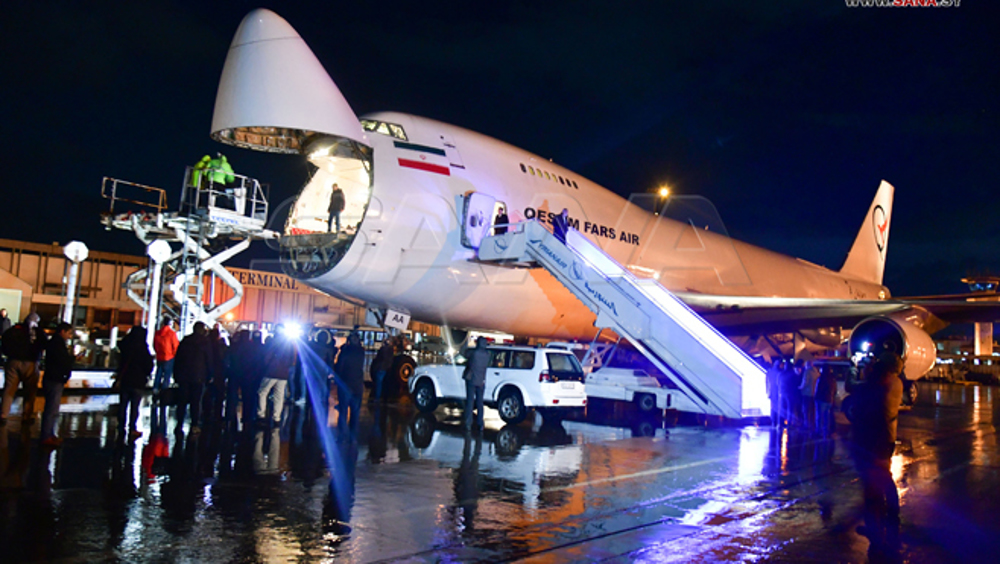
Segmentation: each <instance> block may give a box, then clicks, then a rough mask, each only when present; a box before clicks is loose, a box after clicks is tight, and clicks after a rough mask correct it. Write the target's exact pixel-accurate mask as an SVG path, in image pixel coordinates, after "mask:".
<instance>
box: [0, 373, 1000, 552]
mask: <svg viewBox="0 0 1000 564" xmlns="http://www.w3.org/2000/svg"><path fill="white" fill-rule="evenodd" d="M920 392H921V396H920V399H919V400H918V405H917V406H916V407H914V408H913V409H912V410H910V411H907V412H904V413H903V414H902V416H901V420H900V433H899V434H900V444H899V445H898V447H897V454H896V456H895V457H894V458H893V475H894V478H895V479H896V483H897V486H898V488H899V491H900V497H901V500H902V543H903V551H902V559H903V561H906V562H956V561H957V562H983V561H990V562H992V561H995V555H996V554H998V553H1000V519H998V518H997V517H998V516H1000V495H998V494H997V492H996V491H995V490H996V489H997V487H998V485H1000V450H998V445H997V428H996V424H997V421H1000V417H998V410H1000V396H998V394H1000V388H989V387H979V386H968V387H965V386H958V385H951V384H923V383H922V384H921V385H920ZM116 401H117V398H116V397H112V396H100V395H92V396H87V395H84V396H73V397H68V398H66V399H65V403H64V404H63V406H62V411H61V413H62V417H61V420H60V424H59V431H58V433H59V435H60V436H62V437H64V438H65V442H64V443H63V444H62V445H61V446H60V447H58V448H57V449H55V450H52V449H45V448H42V447H41V446H40V445H39V443H38V440H37V435H38V424H37V423H35V424H34V425H33V426H31V427H30V428H22V426H21V425H20V420H19V416H18V412H17V409H19V404H20V400H19V401H18V402H17V403H16V404H15V412H14V414H13V415H12V417H11V421H10V422H9V423H8V424H7V426H6V427H5V428H4V429H2V432H0V470H2V472H0V531H2V533H0V560H2V561H3V562H21V561H47V562H118V561H122V562H290V561H295V562H311V561H331V562H332V561H337V562H375V561H393V562H395V561H399V562H504V561H527V562H593V561H612V562H633V561H640V562H664V561H676V562H690V561H765V562H769V561H795V562H810V561H811V562H864V561H866V560H867V556H866V551H867V548H868V546H867V544H868V543H867V540H866V539H865V538H864V537H861V536H859V535H858V534H857V533H855V527H857V526H858V525H859V524H861V490H860V485H859V483H858V480H857V478H856V474H855V472H854V470H853V467H852V464H851V461H850V458H849V456H848V454H847V444H846V441H845V440H844V439H843V438H842V437H843V436H844V435H846V426H844V425H841V426H840V427H839V429H838V431H839V432H838V436H837V437H835V438H834V439H829V440H828V439H819V438H815V437H811V436H809V435H808V434H805V433H802V432H796V431H792V432H787V431H786V432H776V431H772V430H771V429H770V428H769V427H753V426H749V427H722V428H710V427H705V426H682V425H667V424H666V423H665V422H664V421H662V420H659V419H654V420H639V419H634V418H630V417H628V415H629V413H628V412H627V411H624V412H621V413H618V414H613V413H608V412H606V411H603V412H600V413H591V414H588V418H586V419H583V420H579V421H576V420H573V421H563V422H543V421H542V420H541V419H540V418H536V419H535V420H534V421H531V420H530V419H529V421H528V422H525V423H523V424H521V425H518V426H504V425H503V423H502V421H500V420H499V418H498V417H497V415H496V412H493V411H489V412H488V414H487V424H486V427H487V428H486V430H485V431H484V432H483V433H481V434H475V433H474V434H472V435H466V434H464V433H463V432H462V429H461V427H460V425H459V417H458V412H456V411H450V410H448V409H446V408H439V409H438V411H437V412H435V413H434V414H433V415H419V414H417V412H416V411H415V410H414V409H413V407H412V405H410V404H409V402H407V401H405V400H403V401H400V402H397V403H392V404H389V405H387V406H379V405H377V404H374V403H366V404H365V406H364V407H363V409H362V420H361V423H360V426H359V427H358V429H357V430H356V431H355V432H351V431H349V430H346V429H340V428H338V427H337V426H336V423H335V422H336V420H337V418H336V411H335V408H330V410H329V412H326V411H324V408H322V407H319V406H311V405H301V404H300V405H295V404H291V405H286V410H285V414H284V418H283V422H282V425H281V426H280V427H278V428H275V429H270V428H267V429H265V428H259V427H254V428H250V429H246V430H238V429H231V428H227V427H226V426H224V425H214V426H213V425H208V426H205V428H204V429H203V430H202V431H201V433H199V434H194V435H192V434H191V433H190V432H188V433H181V434H175V433H174V432H173V430H174V427H175V421H174V420H173V413H172V411H173V410H172V408H168V409H166V410H165V412H164V411H163V410H157V409H152V408H151V407H150V401H149V398H147V399H146V401H145V402H144V405H143V411H142V415H141V418H140V426H141V427H140V428H141V430H142V431H143V436H142V437H139V438H138V439H136V440H135V441H132V442H127V443H125V444H122V443H120V442H119V441H117V438H116V433H115V428H116V425H117V421H116V412H117V405H115V402H116ZM333 403H335V402H333ZM327 415H328V416H329V421H330V424H329V426H328V424H327V423H326V422H325V421H323V419H324V417H325V416H327ZM841 423H843V420H841Z"/></svg>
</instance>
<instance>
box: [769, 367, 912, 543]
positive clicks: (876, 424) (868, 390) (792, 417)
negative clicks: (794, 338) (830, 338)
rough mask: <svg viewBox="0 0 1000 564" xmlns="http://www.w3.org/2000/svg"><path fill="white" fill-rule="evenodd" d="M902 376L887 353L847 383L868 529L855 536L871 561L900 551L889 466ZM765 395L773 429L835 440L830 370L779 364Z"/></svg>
mask: <svg viewBox="0 0 1000 564" xmlns="http://www.w3.org/2000/svg"><path fill="white" fill-rule="evenodd" d="M902 373H903V361H902V360H901V358H900V357H899V355H897V354H895V353H894V352H891V351H884V352H882V353H881V354H879V355H877V356H871V357H870V358H867V359H865V361H864V362H862V363H860V374H857V375H856V376H858V377H857V378H855V377H849V378H848V379H847V382H846V388H847V391H848V392H849V393H850V394H851V397H852V401H853V404H854V405H853V408H852V409H850V410H848V412H847V415H848V416H849V417H850V422H851V436H850V441H849V445H850V451H851V457H852V458H853V460H854V464H855V467H856V469H857V472H858V475H859V477H860V478H861V486H862V492H863V496H864V522H865V524H864V525H863V526H861V527H858V531H857V532H858V533H859V534H861V535H863V536H865V537H868V540H869V543H870V544H869V555H870V556H872V558H876V559H882V558H888V559H889V561H892V560H893V559H895V557H896V556H898V550H899V511H900V507H899V494H898V492H897V490H896V483H895V482H894V481H893V478H892V472H891V466H892V456H893V454H894V453H895V449H896V437H897V435H896V431H897V422H898V418H899V408H900V405H901V404H902V401H903V381H902ZM852 376H854V374H852ZM767 393H768V396H769V398H770V400H771V423H772V425H773V426H774V427H775V428H777V429H781V428H795V429H797V430H801V431H804V432H809V433H813V434H815V435H818V436H820V437H823V438H827V437H830V436H831V431H832V429H833V421H834V419H833V415H834V413H833V405H834V401H835V399H836V395H837V380H836V377H835V374H834V373H833V371H832V370H831V369H830V368H829V367H825V366H824V367H822V368H817V367H816V366H814V365H813V364H812V363H811V362H804V361H802V360H796V361H794V362H793V361H789V360H787V359H777V360H775V361H774V363H773V364H772V365H771V367H770V368H769V369H768V371H767Z"/></svg>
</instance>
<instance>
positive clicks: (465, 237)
mask: <svg viewBox="0 0 1000 564" xmlns="http://www.w3.org/2000/svg"><path fill="white" fill-rule="evenodd" d="M495 205H496V198H494V197H493V196H488V195H486V194H483V193H482V192H472V193H469V194H466V195H465V202H464V206H463V208H464V210H463V212H462V246H465V247H468V248H470V249H478V248H479V243H480V242H481V241H482V240H483V237H485V236H487V235H488V234H489V232H490V227H491V226H492V225H493V208H494V207H495Z"/></svg>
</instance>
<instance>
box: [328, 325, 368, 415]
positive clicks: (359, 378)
mask: <svg viewBox="0 0 1000 564" xmlns="http://www.w3.org/2000/svg"><path fill="white" fill-rule="evenodd" d="M333 372H334V374H335V376H336V379H337V411H338V416H337V427H339V428H340V430H341V431H346V430H347V429H348V428H350V429H351V430H352V431H353V430H356V429H357V426H358V423H359V421H360V419H361V418H360V417H359V415H360V410H361V396H362V395H363V394H364V390H365V348H364V347H362V346H361V336H360V335H358V334H357V333H351V334H350V336H348V337H347V343H346V344H345V345H344V346H343V347H341V349H340V354H339V355H337V363H336V365H334V367H333Z"/></svg>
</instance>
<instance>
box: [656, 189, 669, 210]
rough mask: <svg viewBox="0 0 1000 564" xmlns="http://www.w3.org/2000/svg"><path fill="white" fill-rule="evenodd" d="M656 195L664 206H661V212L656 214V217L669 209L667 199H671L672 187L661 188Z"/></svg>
mask: <svg viewBox="0 0 1000 564" xmlns="http://www.w3.org/2000/svg"><path fill="white" fill-rule="evenodd" d="M656 194H657V196H659V197H660V200H661V201H662V204H661V205H660V206H659V210H658V211H657V212H656V215H660V214H661V213H663V212H664V210H666V209H667V198H668V197H670V187H668V186H666V185H664V186H660V189H659V190H657V191H656Z"/></svg>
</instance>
